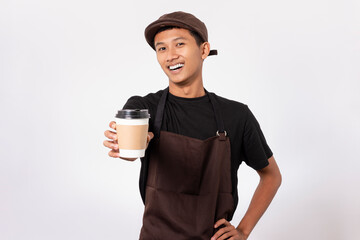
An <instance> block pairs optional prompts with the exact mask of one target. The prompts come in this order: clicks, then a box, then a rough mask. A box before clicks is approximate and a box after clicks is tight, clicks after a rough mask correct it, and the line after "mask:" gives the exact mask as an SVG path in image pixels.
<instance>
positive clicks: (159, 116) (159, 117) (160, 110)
mask: <svg viewBox="0 0 360 240" xmlns="http://www.w3.org/2000/svg"><path fill="white" fill-rule="evenodd" d="M168 93H169V87H167V88H165V89H164V92H163V94H162V95H161V98H160V101H159V104H158V107H157V110H156V116H155V120H154V134H155V136H157V137H159V136H160V130H161V126H162V121H163V118H164V109H165V104H166V99H167V95H168ZM205 93H206V94H208V96H209V99H210V103H211V105H212V107H213V110H214V114H215V120H216V124H217V126H218V131H217V132H216V134H217V135H219V136H222V135H223V134H225V136H226V132H225V129H224V122H223V119H222V117H221V114H220V108H219V105H218V102H217V101H216V99H215V94H214V93H210V92H208V91H207V90H206V89H205Z"/></svg>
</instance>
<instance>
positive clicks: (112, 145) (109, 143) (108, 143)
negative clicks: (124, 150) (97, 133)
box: [103, 140, 119, 150]
mask: <svg viewBox="0 0 360 240" xmlns="http://www.w3.org/2000/svg"><path fill="white" fill-rule="evenodd" d="M103 144H104V146H105V147H108V148H111V149H113V150H119V145H117V144H116V143H115V142H113V141H108V140H105V141H104V142H103Z"/></svg>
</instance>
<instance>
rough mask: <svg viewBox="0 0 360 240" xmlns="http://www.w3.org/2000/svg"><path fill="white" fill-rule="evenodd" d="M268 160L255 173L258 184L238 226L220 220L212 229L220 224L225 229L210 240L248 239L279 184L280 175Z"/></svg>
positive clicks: (273, 163) (271, 160)
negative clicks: (267, 163) (267, 162)
mask: <svg viewBox="0 0 360 240" xmlns="http://www.w3.org/2000/svg"><path fill="white" fill-rule="evenodd" d="M268 160H269V165H268V166H266V167H265V168H263V169H260V170H258V171H257V173H258V174H259V176H260V182H259V184H258V186H257V188H256V190H255V193H254V195H253V197H252V199H251V202H250V205H249V208H248V210H247V211H246V213H245V215H244V217H243V219H242V220H241V221H240V224H239V225H238V226H237V227H236V228H235V227H234V226H232V225H231V224H230V223H229V222H228V221H226V220H225V219H220V220H219V221H217V222H216V224H215V226H214V227H215V228H217V227H218V226H221V225H222V224H224V225H225V227H223V228H221V229H220V230H219V231H217V232H216V233H215V235H214V236H213V238H212V239H211V240H215V239H227V238H229V237H230V238H229V239H231V240H235V239H237V240H245V239H247V238H248V237H249V235H250V233H251V231H252V230H253V229H254V227H255V225H256V223H257V222H258V221H259V219H260V218H261V216H262V215H263V214H264V212H265V211H266V209H267V208H268V206H269V205H270V203H271V201H272V199H273V198H274V196H275V194H276V192H277V190H278V188H279V187H280V184H281V173H280V170H279V168H278V166H277V164H276V161H275V159H274V157H273V156H272V157H270V158H269V159H268Z"/></svg>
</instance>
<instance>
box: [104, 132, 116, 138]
mask: <svg viewBox="0 0 360 240" xmlns="http://www.w3.org/2000/svg"><path fill="white" fill-rule="evenodd" d="M104 134H105V137H107V138H109V139H113V140H116V139H117V135H116V133H115V132H112V131H110V130H106V131H105V132H104Z"/></svg>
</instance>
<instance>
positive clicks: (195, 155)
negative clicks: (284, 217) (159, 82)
mask: <svg viewBox="0 0 360 240" xmlns="http://www.w3.org/2000/svg"><path fill="white" fill-rule="evenodd" d="M145 37H146V40H147V42H148V43H149V45H150V46H151V47H152V48H153V49H154V50H155V51H156V56H157V60H158V62H159V64H160V66H161V68H162V69H163V71H164V72H165V74H166V75H167V77H168V79H169V87H168V88H166V89H165V90H161V91H158V92H157V93H151V94H148V95H147V96H145V97H139V96H134V97H132V98H130V99H129V100H128V101H127V103H126V104H125V106H124V108H128V109H148V110H149V112H150V114H151V119H150V124H149V135H148V147H147V150H146V155H145V157H144V158H142V159H141V172H140V192H141V196H142V199H143V201H144V203H145V212H144V216H143V226H142V229H141V233H140V239H144V240H147V239H175V240H180V239H210V238H211V240H215V239H231V240H235V239H236V240H244V239H247V238H248V236H249V234H250V233H251V231H252V230H253V228H254V227H255V225H256V223H257V222H258V220H259V219H260V217H261V216H262V215H263V213H264V212H265V210H266V209H267V207H268V206H269V204H270V202H271V200H272V199H273V197H274V196H275V194H276V191H277V189H278V188H279V186H280V183H281V174H280V171H279V169H278V167H277V164H276V162H275V159H274V157H273V154H272V152H271V150H270V148H269V147H268V145H267V143H266V140H265V138H264V136H263V134H262V132H261V129H260V126H259V124H258V122H257V121H256V119H255V117H254V115H253V114H252V113H251V111H250V110H249V108H248V107H247V106H246V105H245V104H242V103H239V102H235V101H231V100H228V99H225V98H222V97H219V96H217V95H215V94H214V93H210V92H208V91H207V90H206V89H204V86H203V79H202V66H203V62H204V60H205V59H206V58H207V56H208V55H216V54H217V51H216V50H210V44H209V42H208V36H207V29H206V26H205V24H204V23H203V22H201V21H200V20H199V19H197V18H196V17H195V16H193V15H191V14H189V13H184V12H174V13H169V14H165V15H163V16H162V17H160V18H159V19H158V20H156V21H155V22H153V23H151V24H150V25H149V26H148V27H147V28H146V29H145ZM110 127H111V128H113V129H115V123H114V122H111V123H110ZM105 136H106V137H108V138H109V139H110V140H106V141H104V145H105V146H106V147H108V148H110V149H111V151H110V152H109V155H110V156H111V157H116V158H117V157H119V153H118V145H117V143H116V133H115V132H113V131H109V130H107V131H106V132H105ZM126 160H131V161H133V160H135V159H126ZM242 161H244V162H245V163H246V164H247V165H249V166H250V167H252V168H254V169H255V170H256V171H257V173H258V174H259V176H260V182H259V185H258V187H257V189H256V191H255V193H254V195H253V198H252V201H251V203H250V206H249V208H248V210H247V212H246V214H245V215H244V217H243V219H242V220H241V222H240V223H239V224H237V225H233V224H232V223H230V221H231V219H232V216H233V214H234V212H235V209H236V206H237V203H238V192H237V181H238V180H237V170H238V168H239V165H240V163H241V162H242Z"/></svg>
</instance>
